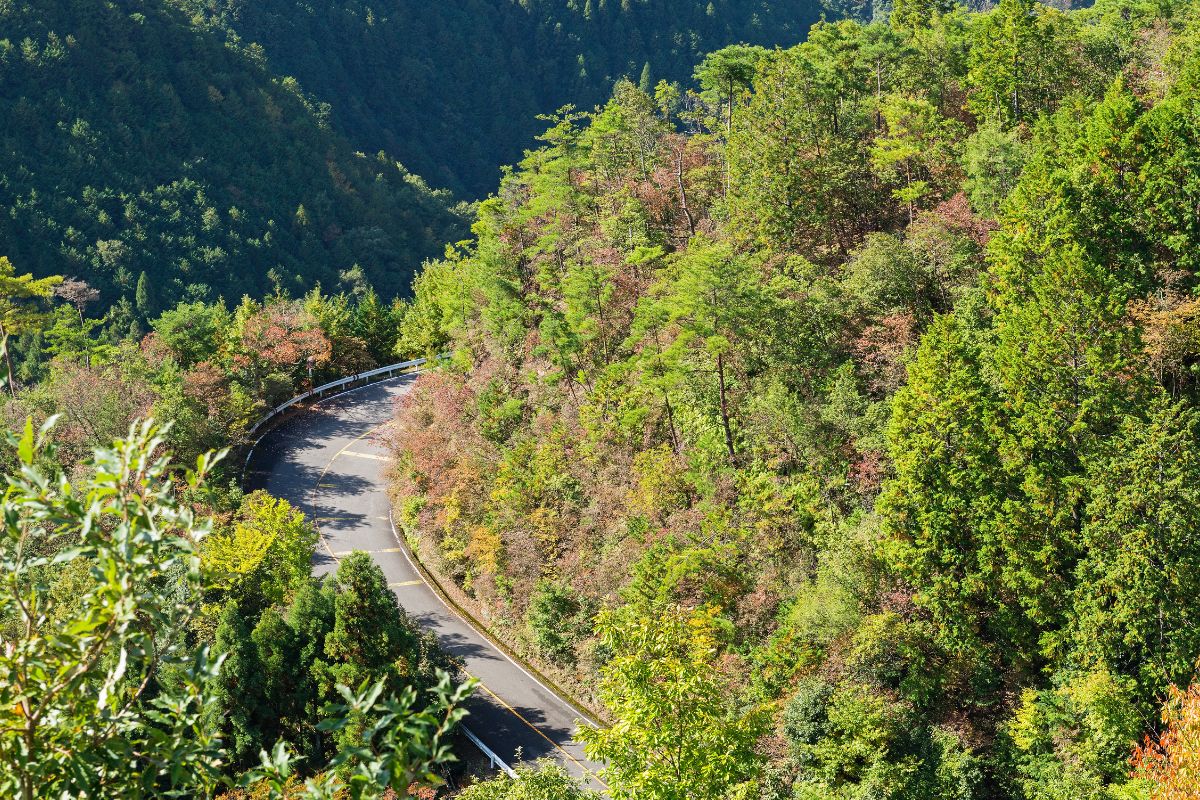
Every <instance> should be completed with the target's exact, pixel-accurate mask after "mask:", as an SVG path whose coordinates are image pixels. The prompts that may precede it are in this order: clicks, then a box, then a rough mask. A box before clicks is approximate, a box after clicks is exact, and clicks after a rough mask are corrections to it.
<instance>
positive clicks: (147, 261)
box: [0, 0, 466, 321]
mask: <svg viewBox="0 0 1200 800" xmlns="http://www.w3.org/2000/svg"><path fill="white" fill-rule="evenodd" d="M0 119H3V120H4V124H3V126H0V209H2V210H3V213H2V214H0V243H3V251H4V254H5V255H7V256H8V257H9V258H11V259H13V261H14V262H16V263H17V264H18V265H19V266H20V268H21V269H22V270H25V271H32V272H33V273H35V274H37V275H39V276H46V275H54V274H59V275H61V274H65V275H71V276H77V277H81V278H86V279H87V280H88V281H89V282H90V283H91V284H92V285H93V286H94V287H95V288H96V289H98V290H99V291H100V292H101V300H102V302H103V304H104V306H106V307H107V306H117V307H120V310H121V312H122V313H121V316H122V317H123V318H134V319H138V320H142V321H144V320H146V319H149V318H151V317H153V316H155V315H156V314H157V313H158V312H160V311H162V310H164V309H166V308H169V307H171V306H172V305H174V304H175V303H176V302H177V301H179V300H182V299H187V300H190V301H205V302H211V301H214V300H216V299H218V298H219V297H224V298H225V299H227V300H229V301H231V302H236V301H237V300H238V299H240V297H241V296H242V295H243V294H247V293H248V294H251V295H253V296H257V297H262V296H264V295H266V294H269V293H271V292H272V291H273V290H274V289H275V288H276V287H278V288H281V289H283V290H285V291H290V292H291V293H292V294H299V293H302V292H304V291H305V290H307V289H309V288H311V287H312V286H313V285H315V284H316V283H318V282H319V283H321V285H323V286H325V287H326V288H328V289H331V290H335V289H340V288H347V289H353V288H359V289H362V288H364V287H365V286H366V285H368V284H370V285H373V286H375V287H376V288H377V290H378V291H380V292H381V293H383V294H384V295H385V296H388V297H390V296H394V295H397V294H401V293H403V292H405V291H407V288H408V284H409V283H410V282H411V279H412V276H413V274H414V273H415V271H416V270H417V268H418V267H419V266H420V264H421V262H422V260H423V259H425V258H427V257H430V256H435V255H439V254H440V253H441V252H442V247H443V245H444V243H445V242H447V241H454V240H455V239H457V238H458V237H459V236H460V235H462V234H464V233H465V231H466V226H465V225H464V223H463V218H462V216H461V213H460V212H459V211H457V210H455V209H452V208H451V207H450V198H449V196H448V195H447V194H445V193H443V192H434V191H432V190H430V189H429V187H427V186H426V185H425V184H424V182H423V181H421V180H420V179H419V178H417V177H416V176H414V175H413V174H411V173H409V172H408V171H407V170H406V169H405V168H404V167H403V166H401V165H400V164H399V163H397V162H396V161H395V160H394V159H393V158H392V157H390V156H388V155H385V154H383V153H382V152H380V153H378V155H369V156H364V155H362V154H358V153H355V152H354V148H353V147H352V146H351V145H350V144H349V143H348V141H347V140H346V139H344V138H343V137H341V136H339V135H338V134H336V133H335V132H333V131H332V130H331V126H330V123H329V120H328V111H327V110H326V109H323V108H321V107H319V106H318V105H315V104H314V103H312V102H311V101H310V100H309V99H308V98H307V97H306V96H305V95H304V94H303V92H302V91H301V90H300V88H299V86H298V85H297V84H296V82H295V81H294V80H287V79H284V78H277V77H274V76H272V74H271V73H270V72H269V71H268V69H267V65H266V62H265V59H264V57H263V56H262V54H261V52H260V51H257V50H255V49H253V48H245V49H240V50H239V49H235V48H231V47H228V46H226V44H225V41H224V37H223V36H221V35H219V33H217V32H214V31H212V30H209V29H208V28H206V27H205V26H203V25H200V24H197V23H195V22H193V20H191V18H190V17H189V16H188V15H186V14H185V13H184V11H183V10H182V8H181V7H180V4H179V3H175V2H169V1H167V0H159V1H158V2H149V3H136V4H131V3H124V2H122V3H117V2H109V1H107V0H106V1H105V2H96V1H95V0H36V1H34V0H19V1H18V2H5V3H2V4H0ZM373 152H374V151H373Z"/></svg>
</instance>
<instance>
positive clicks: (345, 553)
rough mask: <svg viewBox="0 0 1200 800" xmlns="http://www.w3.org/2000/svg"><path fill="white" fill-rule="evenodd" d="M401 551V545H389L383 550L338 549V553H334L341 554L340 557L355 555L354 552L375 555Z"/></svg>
mask: <svg viewBox="0 0 1200 800" xmlns="http://www.w3.org/2000/svg"><path fill="white" fill-rule="evenodd" d="M400 552H403V551H402V550H401V549H400V548H399V547H387V548H384V549H382V550H338V551H337V552H336V553H334V555H335V556H339V557H345V556H349V555H353V554H354V553H366V554H367V555H369V556H373V555H375V554H377V553H400Z"/></svg>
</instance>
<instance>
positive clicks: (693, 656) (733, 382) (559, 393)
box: [394, 0, 1200, 800]
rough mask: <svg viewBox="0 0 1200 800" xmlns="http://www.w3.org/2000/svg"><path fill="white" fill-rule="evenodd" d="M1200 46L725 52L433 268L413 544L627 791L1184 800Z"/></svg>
mask: <svg viewBox="0 0 1200 800" xmlns="http://www.w3.org/2000/svg"><path fill="white" fill-rule="evenodd" d="M1198 33H1200V20H1198V19H1197V14H1196V7H1195V5H1194V4H1178V5H1176V4H1171V3H1167V4H1165V5H1164V4H1143V3H1138V2H1125V0H1104V2H1100V3H1098V4H1097V5H1096V6H1095V7H1094V8H1091V9H1086V10H1080V11H1076V12H1069V13H1064V12H1061V11H1058V10H1055V9H1052V8H1049V7H1046V6H1043V5H1039V4H1036V3H1034V2H1032V0H1003V2H1001V3H1000V4H999V6H998V8H996V9H995V10H994V11H991V12H988V13H981V14H972V13H966V12H964V11H962V10H955V9H951V8H950V7H948V6H941V5H939V4H934V3H923V2H904V3H898V4H897V5H896V9H895V11H894V13H893V15H892V17H891V24H872V25H862V24H858V23H855V22H840V23H836V24H823V25H818V26H816V27H815V28H814V29H813V30H812V32H811V34H810V35H809V37H808V40H807V41H806V42H805V43H804V44H802V45H800V46H798V47H795V48H793V49H789V50H781V51H773V52H765V51H754V50H751V49H745V48H735V49H727V50H725V51H722V52H719V53H716V54H714V55H712V56H711V57H709V58H708V59H706V61H705V63H704V64H703V65H702V67H701V69H700V70H699V73H698V74H699V77H700V83H701V87H704V91H702V92H701V93H700V96H699V98H697V97H695V96H693V97H691V98H690V99H688V100H685V101H683V102H680V97H679V95H678V93H676V92H674V91H673V90H671V89H670V87H665V86H660V87H658V88H657V90H656V91H655V93H654V95H653V96H651V95H650V94H647V93H646V92H643V91H642V90H640V89H639V88H638V86H637V85H635V84H634V83H624V84H621V85H619V86H618V87H617V89H616V92H615V95H614V97H613V99H612V100H611V101H610V102H609V103H607V104H606V105H605V106H604V107H603V108H602V109H600V110H599V111H597V112H596V113H595V114H588V115H574V114H572V115H566V116H562V117H560V118H557V119H555V120H554V121H553V122H552V124H551V127H550V129H549V130H548V131H547V132H546V133H545V134H544V137H543V142H544V146H543V147H541V148H539V149H537V150H535V151H533V152H530V153H529V154H528V155H527V156H526V158H525V159H524V161H523V162H522V163H521V164H520V165H519V167H518V168H517V169H516V170H515V171H514V172H513V173H512V174H511V175H509V176H507V177H506V178H505V180H504V182H503V184H502V185H501V188H500V190H499V192H498V193H497V194H496V196H495V197H493V198H491V199H489V200H488V201H486V202H484V203H483V204H482V205H481V207H480V211H479V215H478V219H477V222H476V224H475V228H474V230H475V233H476V236H477V239H476V241H475V242H474V243H472V244H471V245H470V246H468V247H465V248H463V249H461V250H460V251H459V252H457V253H455V254H453V255H452V256H451V257H449V258H447V259H445V260H442V261H439V262H437V263H435V264H432V265H430V266H429V267H427V268H426V270H425V271H424V272H423V273H422V275H421V277H420V278H419V279H418V282H417V284H416V294H415V299H414V301H413V304H412V305H411V307H410V308H409V309H408V312H407V315H406V317H405V321H404V326H403V330H402V340H403V343H402V347H404V348H407V349H408V350H410V351H411V352H413V353H420V352H442V351H445V350H451V351H453V353H454V356H453V359H452V361H451V366H450V367H448V368H447V369H445V370H443V371H441V372H439V373H434V374H430V375H426V376H424V377H422V378H421V379H420V381H419V382H418V383H417V385H416V386H415V387H414V389H413V391H412V393H411V394H410V395H409V396H408V397H407V398H406V399H405V402H404V404H403V406H402V408H401V410H400V413H399V419H398V425H397V428H396V431H395V441H394V451H395V453H396V455H397V458H398V462H397V465H396V469H395V476H394V485H395V492H396V495H397V510H398V511H397V521H398V523H399V524H400V525H401V526H402V527H403V528H404V529H405V532H406V533H407V535H408V536H409V539H410V541H412V542H413V543H414V545H415V546H416V548H417V549H418V550H419V552H420V553H421V555H422V557H423V558H424V560H425V561H426V563H427V564H430V565H432V566H433V567H435V568H436V569H437V570H439V571H440V572H442V573H443V574H444V575H445V576H448V577H449V578H452V579H453V580H455V581H457V582H458V584H459V585H460V586H461V587H462V589H463V591H464V592H465V593H466V594H468V595H469V596H470V597H471V598H473V600H474V602H475V603H476V605H477V607H478V611H479V614H480V616H481V618H485V619H488V620H491V621H492V624H493V629H494V630H495V631H496V632H497V633H498V635H501V636H505V637H507V638H508V639H509V640H510V641H511V642H512V643H513V645H514V646H515V647H517V648H520V649H521V650H523V652H525V653H527V654H529V655H530V656H531V657H536V658H539V659H540V660H541V663H542V664H544V665H545V667H546V668H547V669H553V670H555V673H554V674H555V675H556V676H557V677H558V679H559V680H561V681H563V682H564V683H571V684H572V685H573V687H574V689H575V691H577V692H579V693H580V695H581V696H582V697H585V698H587V699H589V700H593V701H596V702H599V703H602V704H603V705H604V706H605V707H606V708H607V710H608V713H609V714H610V715H611V718H612V719H613V720H614V721H615V722H616V723H618V724H615V725H614V726H613V727H612V728H611V729H608V730H604V731H584V732H583V733H582V734H581V735H582V736H583V738H584V739H585V741H586V742H587V743H588V745H589V747H588V754H589V756H590V757H592V758H595V759H597V760H603V761H605V762H606V763H607V769H606V771H605V772H604V774H603V777H604V779H605V780H606V781H607V783H608V785H609V787H610V789H611V790H612V793H613V796H614V797H618V798H639V800H644V799H645V798H663V799H665V798H684V797H686V798H734V797H763V798H805V799H806V800H807V799H810V798H821V799H822V800H829V799H830V798H837V799H838V800H842V799H845V800H849V799H850V798H855V799H858V798H889V799H892V800H901V798H955V799H956V800H966V798H1005V799H1008V798H1013V799H1016V798H1020V799H1022V800H1034V799H1035V798H1036V799H1037V800H1051V799H1053V800H1067V799H1068V798H1084V797H1086V798H1105V799H1107V800H1113V799H1115V798H1133V797H1151V796H1152V797H1156V798H1167V797H1170V798H1175V797H1189V798H1190V797H1194V796H1195V794H1194V790H1195V785H1194V773H1188V772H1187V770H1188V769H1189V768H1190V767H1189V766H1188V765H1189V764H1195V759H1196V754H1195V752H1194V751H1193V749H1192V748H1193V745H1191V744H1187V742H1188V741H1192V742H1194V741H1195V740H1194V739H1190V740H1188V739H1187V736H1189V735H1192V734H1189V733H1188V731H1194V730H1195V726H1196V724H1197V720H1196V710H1197V702H1196V696H1197V694H1198V693H1197V692H1196V690H1193V692H1192V695H1191V696H1190V699H1189V698H1188V697H1187V696H1185V695H1184V694H1182V692H1183V691H1184V689H1186V687H1187V686H1188V684H1189V682H1190V681H1192V679H1193V677H1194V674H1195V669H1196V659H1197V657H1200V627H1198V626H1197V625H1196V619H1197V618H1198V616H1197V615H1200V544H1198V542H1197V539H1196V538H1195V531H1196V530H1197V528H1198V526H1200V516H1198V511H1197V509H1200V489H1198V488H1197V487H1200V440H1198V433H1200V414H1198V408H1197V403H1198V402H1200V385H1198V384H1197V381H1196V363H1197V361H1198V360H1200V323H1198V320H1200V317H1198V316H1197V302H1198V301H1197V300H1196V289H1197V286H1198V283H1197V277H1196V267H1197V263H1196V253H1197V252H1200V250H1198V249H1197V248H1198V246H1200V241H1198V240H1197V227H1196V216H1195V210H1196V208H1197V202H1198V198H1200V177H1198V175H1197V172H1196V168H1195V165H1196V164H1197V163H1200V161H1198V159H1200V116H1198V114H1197V108H1200V55H1198V53H1197V42H1198ZM681 131H682V132H681ZM1172 693H1174V694H1172ZM1168 696H1172V697H1173V698H1174V699H1173V700H1172V701H1171V704H1170V705H1169V706H1168V710H1167V715H1166V716H1165V717H1163V718H1162V719H1163V721H1161V722H1160V717H1159V708H1160V705H1161V703H1162V701H1163V699H1164V698H1166V697H1168ZM1168 728H1171V729H1172V730H1173V731H1174V733H1171V734H1170V735H1164V736H1163V738H1162V739H1161V740H1160V741H1157V742H1154V741H1153V739H1154V737H1156V736H1158V735H1159V734H1160V733H1163V732H1164V730H1166V729H1168ZM1143 736H1150V737H1151V739H1152V743H1151V744H1149V745H1148V746H1147V747H1146V748H1145V749H1144V750H1140V751H1135V748H1136V747H1137V745H1138V743H1139V742H1141V741H1142V737H1143ZM1189 774H1192V775H1193V778H1192V781H1193V783H1192V784H1191V788H1190V789H1188V788H1187V787H1188V785H1189V784H1188V780H1189V778H1188V775H1189ZM526 779H527V780H529V781H532V780H533V777H532V776H526ZM523 780H525V779H523ZM1172 787H1176V788H1175V789H1173V788H1172ZM512 791H513V792H514V794H511V795H509V794H505V790H501V789H497V790H496V791H495V793H493V794H488V793H486V792H485V791H484V790H478V792H479V793H470V794H469V796H471V797H472V798H475V797H481V798H482V797H488V798H490V797H509V796H512V797H525V796H539V795H535V794H532V793H530V794H528V795H527V794H521V793H520V792H519V791H517V790H516V789H513V790H512ZM564 791H565V790H564ZM1173 791H1179V792H1181V793H1178V794H1174V793H1171V792H1173ZM1189 791H1190V792H1192V793H1188V792H1189ZM564 796H567V795H564Z"/></svg>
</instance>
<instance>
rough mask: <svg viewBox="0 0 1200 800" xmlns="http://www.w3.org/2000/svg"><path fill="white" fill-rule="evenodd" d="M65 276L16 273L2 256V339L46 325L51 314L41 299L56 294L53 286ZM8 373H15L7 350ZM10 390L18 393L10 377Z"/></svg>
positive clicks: (9, 262) (0, 316) (0, 261)
mask: <svg viewBox="0 0 1200 800" xmlns="http://www.w3.org/2000/svg"><path fill="white" fill-rule="evenodd" d="M62 280H63V279H62V276H60V275H52V276H50V277H48V278H34V277H33V275H32V274H28V273H27V274H25V275H17V274H16V268H15V267H14V266H13V264H12V262H11V261H9V260H8V258H7V257H6V256H0V338H5V339H7V338H8V337H9V336H16V335H18V334H21V333H24V332H26V331H30V330H36V329H38V328H41V327H42V326H44V325H45V323H46V321H47V319H49V313H48V312H47V310H46V309H45V304H44V303H43V302H41V301H46V300H49V298H50V297H52V296H53V295H54V287H56V286H58V285H59V284H60V283H62ZM4 357H5V365H6V367H7V369H8V375H9V376H12V375H13V374H14V372H13V365H12V355H11V353H9V351H8V349H7V348H5V351H4ZM8 389H9V392H10V393H15V383H14V382H13V380H12V379H11V377H10V379H9V381H8Z"/></svg>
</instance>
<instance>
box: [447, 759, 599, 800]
mask: <svg viewBox="0 0 1200 800" xmlns="http://www.w3.org/2000/svg"><path fill="white" fill-rule="evenodd" d="M516 773H517V776H516V777H515V778H513V777H509V776H508V775H499V776H497V777H495V778H492V779H491V780H488V781H481V782H479V783H476V784H474V785H472V786H468V787H467V788H466V789H465V790H463V792H462V794H460V795H459V797H460V798H461V800H587V798H590V797H594V794H593V793H592V792H589V791H587V790H586V789H583V788H581V787H580V786H579V783H578V782H577V781H575V780H574V779H573V778H572V777H571V776H570V775H568V774H567V772H566V770H564V769H563V768H562V767H560V766H558V765H557V764H540V765H536V766H532V767H531V766H520V767H517V769H516Z"/></svg>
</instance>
